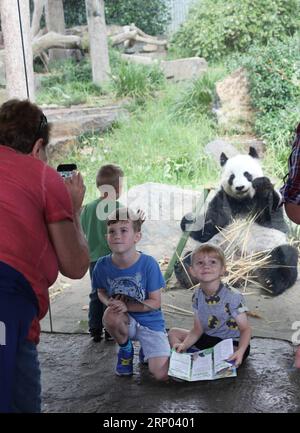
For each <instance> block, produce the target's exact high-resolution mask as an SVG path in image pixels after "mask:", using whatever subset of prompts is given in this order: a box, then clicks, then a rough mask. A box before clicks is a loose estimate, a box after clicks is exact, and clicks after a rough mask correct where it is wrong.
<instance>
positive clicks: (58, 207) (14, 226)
mask: <svg viewBox="0 0 300 433" xmlns="http://www.w3.org/2000/svg"><path fill="white" fill-rule="evenodd" d="M62 220H71V221H72V220H73V209H72V201H71V197H70V194H69V192H68V190H67V188H66V186H65V184H64V182H63V180H62V178H61V176H60V175H59V174H58V173H57V172H56V171H55V170H54V169H52V168H51V167H49V166H48V165H46V164H45V163H44V162H42V161H40V160H39V159H36V158H34V157H32V156H31V155H24V154H22V153H18V152H16V151H15V150H13V149H11V148H9V147H6V146H2V145H0V260H1V261H3V262H5V263H7V264H8V265H10V266H12V267H13V268H15V269H16V270H17V271H19V272H21V273H22V274H23V275H24V277H25V278H26V279H27V280H28V281H29V283H30V284H31V286H32V288H33V290H34V292H35V294H36V296H37V299H38V303H39V317H38V318H37V319H35V320H34V322H33V324H32V327H31V329H30V333H29V336H28V338H29V339H30V340H31V341H34V342H35V343H38V341H39V333H40V327H39V320H40V319H42V318H43V317H44V316H45V315H46V313H47V311H48V306H49V294H48V288H49V287H50V286H51V285H52V284H53V283H54V281H55V280H56V278H57V275H58V262H57V257H56V253H55V250H54V248H53V246H52V243H51V241H50V238H49V234H48V229H47V225H48V224H49V223H54V222H58V221H62Z"/></svg>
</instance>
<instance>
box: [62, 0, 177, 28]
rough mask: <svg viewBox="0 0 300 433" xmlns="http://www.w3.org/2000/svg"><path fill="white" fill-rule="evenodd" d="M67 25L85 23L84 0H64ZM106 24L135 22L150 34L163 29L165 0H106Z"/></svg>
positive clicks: (167, 16) (166, 16) (165, 22)
mask: <svg viewBox="0 0 300 433" xmlns="http://www.w3.org/2000/svg"><path fill="white" fill-rule="evenodd" d="M63 3H64V12H65V22H66V25H67V27H71V26H74V25H82V24H86V22H87V20H86V11H85V0H72V2H70V1H68V0H64V2H63ZM105 18H106V23H107V24H119V25H129V24H131V23H135V25H136V26H138V27H140V28H141V29H142V30H144V32H146V33H149V34H150V35H155V34H160V33H163V32H164V31H165V28H166V25H167V24H168V22H169V12H168V6H167V0H151V1H149V0H126V1H124V0H106V1H105Z"/></svg>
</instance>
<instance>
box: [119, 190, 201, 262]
mask: <svg viewBox="0 0 300 433" xmlns="http://www.w3.org/2000/svg"><path fill="white" fill-rule="evenodd" d="M200 197H201V190H200V189H198V190H191V189H184V188H180V187H177V186H174V185H167V184H159V183H153V182H148V183H144V184H142V185H137V186H134V187H132V188H130V190H129V191H128V193H127V194H126V193H124V194H123V195H122V196H121V197H120V201H121V202H122V203H123V204H125V205H128V206H130V207H131V208H132V209H134V210H137V209H143V210H144V212H145V214H146V221H145V223H144V224H143V228H142V239H141V241H140V242H139V248H140V249H141V250H142V251H144V252H145V253H147V254H151V255H153V256H154V257H155V258H156V259H157V260H159V259H162V258H163V257H166V256H167V257H172V255H173V253H174V252H175V249H176V246H177V244H178V242H179V240H180V237H181V235H182V231H181V229H180V221H181V218H182V217H183V215H185V214H186V213H188V212H191V211H192V210H193V209H194V208H195V206H196V203H197V202H198V201H199V199H200Z"/></svg>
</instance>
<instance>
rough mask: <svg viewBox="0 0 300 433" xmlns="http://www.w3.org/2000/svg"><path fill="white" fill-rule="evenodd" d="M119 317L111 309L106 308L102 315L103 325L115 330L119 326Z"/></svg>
mask: <svg viewBox="0 0 300 433" xmlns="http://www.w3.org/2000/svg"><path fill="white" fill-rule="evenodd" d="M119 316H120V315H119V314H117V313H116V312H115V311H114V310H113V309H112V308H110V307H107V308H106V309H105V311H104V314H103V319H102V321H103V324H104V326H105V327H109V328H115V327H116V326H118V325H119V322H120V317H119Z"/></svg>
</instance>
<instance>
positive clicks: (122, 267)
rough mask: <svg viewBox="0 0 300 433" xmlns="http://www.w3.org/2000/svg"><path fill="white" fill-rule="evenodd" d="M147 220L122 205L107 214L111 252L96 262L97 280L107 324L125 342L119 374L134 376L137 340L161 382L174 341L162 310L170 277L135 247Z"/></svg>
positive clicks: (117, 338)
mask: <svg viewBox="0 0 300 433" xmlns="http://www.w3.org/2000/svg"><path fill="white" fill-rule="evenodd" d="M142 223H143V220H142V219H141V217H140V216H139V215H137V214H135V213H134V212H133V211H132V210H130V209H128V208H120V209H117V210H116V211H115V212H113V213H112V214H111V215H110V216H109V217H108V219H107V229H108V233H107V242H108V245H109V247H110V249H111V251H112V254H110V255H107V256H105V257H102V258H100V259H99V260H98V261H97V264H96V266H95V268H94V272H93V280H92V283H93V288H94V289H97V290H98V296H99V299H100V300H101V302H102V303H103V304H105V305H106V306H107V308H106V310H105V313H104V316H103V323H104V326H105V328H106V329H107V330H108V332H109V333H110V334H111V335H112V336H113V337H114V339H115V341H116V342H117V343H118V344H119V346H120V349H119V354H118V362H117V366H116V374H117V375H119V376H129V375H132V374H133V354H134V351H133V345H132V342H131V340H138V341H139V342H140V344H141V352H140V355H142V356H143V358H144V361H148V364H149V370H150V372H151V373H152V374H153V375H154V377H155V378H156V379H157V380H167V378H168V367H169V356H170V345H169V341H168V337H167V334H166V331H165V322H164V317H163V314H162V311H161V309H160V307H161V288H162V287H164V286H165V281H164V279H163V276H162V274H161V271H160V269H159V266H158V263H157V262H156V261H155V259H154V258H153V257H151V256H148V255H146V254H143V253H141V252H139V251H137V250H136V244H137V243H138V242H139V240H140V239H141V225H142ZM140 358H141V356H140Z"/></svg>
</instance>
